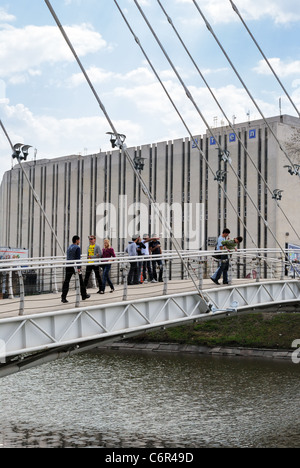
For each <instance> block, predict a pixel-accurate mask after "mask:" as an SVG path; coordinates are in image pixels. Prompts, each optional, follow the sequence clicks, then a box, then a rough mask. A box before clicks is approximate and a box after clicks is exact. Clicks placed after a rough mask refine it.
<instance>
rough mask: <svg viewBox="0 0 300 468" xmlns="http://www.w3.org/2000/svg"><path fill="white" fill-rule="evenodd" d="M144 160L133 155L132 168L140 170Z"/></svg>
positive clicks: (142, 167)
mask: <svg viewBox="0 0 300 468" xmlns="http://www.w3.org/2000/svg"><path fill="white" fill-rule="evenodd" d="M145 160H146V158H140V157H138V156H135V157H134V160H133V164H134V168H135V169H136V170H137V171H140V172H141V171H142V170H143V169H144V166H145Z"/></svg>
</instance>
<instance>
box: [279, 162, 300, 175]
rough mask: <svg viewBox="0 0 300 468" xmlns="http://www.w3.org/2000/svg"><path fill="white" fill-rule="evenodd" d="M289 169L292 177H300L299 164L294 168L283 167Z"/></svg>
mask: <svg viewBox="0 0 300 468" xmlns="http://www.w3.org/2000/svg"><path fill="white" fill-rule="evenodd" d="M283 167H284V168H287V169H288V172H289V173H290V174H291V175H298V176H299V177H300V166H299V164H294V166H283Z"/></svg>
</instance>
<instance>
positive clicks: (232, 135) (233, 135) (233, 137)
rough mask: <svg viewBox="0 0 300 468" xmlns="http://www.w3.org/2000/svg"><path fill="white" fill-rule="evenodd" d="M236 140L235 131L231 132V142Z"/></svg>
mask: <svg viewBox="0 0 300 468" xmlns="http://www.w3.org/2000/svg"><path fill="white" fill-rule="evenodd" d="M235 141H236V134H235V133H230V134H229V142H230V143H234V142H235Z"/></svg>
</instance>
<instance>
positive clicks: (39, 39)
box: [0, 24, 107, 78]
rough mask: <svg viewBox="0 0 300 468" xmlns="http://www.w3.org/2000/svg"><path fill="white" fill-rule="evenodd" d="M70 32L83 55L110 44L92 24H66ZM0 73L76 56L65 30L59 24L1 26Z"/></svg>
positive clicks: (7, 74) (9, 73) (4, 74)
mask: <svg viewBox="0 0 300 468" xmlns="http://www.w3.org/2000/svg"><path fill="white" fill-rule="evenodd" d="M66 32H67V34H68V35H69V37H70V39H71V41H72V42H73V44H74V47H75V49H76V51H77V53H78V55H79V56H84V55H87V54H90V53H95V52H98V51H99V50H101V49H105V48H106V47H107V43H106V41H105V40H103V38H102V36H101V35H100V34H99V33H98V32H96V31H94V30H93V28H92V27H91V26H90V25H88V24H81V25H75V26H68V27H66ZM0 44H1V48H0V77H1V78H7V77H12V76H15V75H18V74H22V73H23V72H27V71H28V70H29V69H31V70H33V69H34V68H35V69H37V68H38V67H40V66H42V65H43V64H47V63H50V64H54V63H59V62H63V63H65V62H71V61H73V60H74V58H73V55H72V54H71V52H70V50H69V48H68V46H67V44H66V43H65V41H64V39H63V37H62V35H61V33H60V32H59V30H58V28H57V27H55V26H43V27H40V26H26V27H25V28H23V29H18V28H14V27H12V26H6V27H2V28H1V30H0Z"/></svg>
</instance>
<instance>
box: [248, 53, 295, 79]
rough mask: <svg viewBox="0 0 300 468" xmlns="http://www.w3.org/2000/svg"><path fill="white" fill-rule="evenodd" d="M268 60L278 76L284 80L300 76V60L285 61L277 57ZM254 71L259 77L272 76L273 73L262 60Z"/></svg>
mask: <svg viewBox="0 0 300 468" xmlns="http://www.w3.org/2000/svg"><path fill="white" fill-rule="evenodd" d="M268 60H269V62H270V64H271V65H272V67H273V69H274V71H275V72H276V73H277V75H278V76H280V77H282V78H286V77H289V76H293V75H299V74H300V60H294V61H288V60H286V61H284V60H281V59H280V58H276V57H274V58H270V59H268ZM254 71H255V72H256V73H258V74H259V75H271V74H272V71H271V69H270V67H269V66H268V64H267V62H266V61H265V60H260V62H259V63H258V66H257V67H255V68H254Z"/></svg>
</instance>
